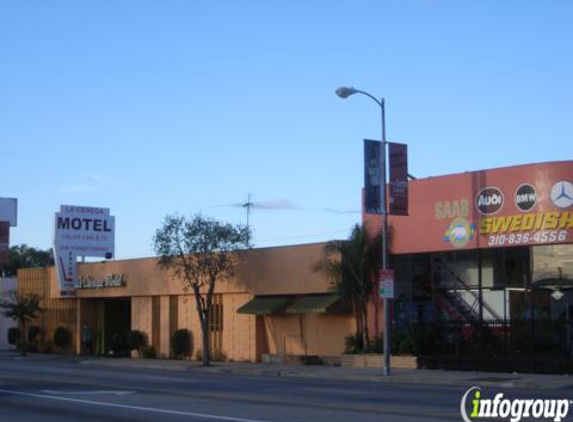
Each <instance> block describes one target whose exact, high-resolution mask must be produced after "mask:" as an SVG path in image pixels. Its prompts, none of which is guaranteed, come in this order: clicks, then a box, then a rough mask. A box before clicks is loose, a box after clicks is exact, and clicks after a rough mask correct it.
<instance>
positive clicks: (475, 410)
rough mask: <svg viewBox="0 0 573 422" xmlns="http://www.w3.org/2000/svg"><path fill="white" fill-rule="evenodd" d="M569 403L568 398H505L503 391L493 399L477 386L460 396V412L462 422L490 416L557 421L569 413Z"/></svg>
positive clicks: (505, 418) (502, 418)
mask: <svg viewBox="0 0 573 422" xmlns="http://www.w3.org/2000/svg"><path fill="white" fill-rule="evenodd" d="M472 393H473V394H472ZM468 400H470V402H468ZM570 404H571V401H570V400H568V399H551V400H548V399H506V398H504V397H503V393H497V394H496V395H495V396H494V398H493V399H485V398H483V397H482V393H481V390H480V388H479V387H472V388H470V389H469V390H467V391H466V392H465V393H464V395H463V397H462V400H461V403H460V413H461V415H462V419H463V420H464V422H475V421H478V420H480V419H491V418H496V419H500V420H509V421H511V422H519V421H521V420H522V419H523V418H526V419H527V420H531V418H534V419H543V420H553V421H554V422H559V421H561V420H563V418H565V417H566V416H567V414H568V413H569V406H570ZM468 409H469V411H470V413H469V415H468Z"/></svg>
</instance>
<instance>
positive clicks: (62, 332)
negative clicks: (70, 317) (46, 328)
mask: <svg viewBox="0 0 573 422" xmlns="http://www.w3.org/2000/svg"><path fill="white" fill-rule="evenodd" d="M69 345H70V333H69V332H68V330H67V329H66V328H65V327H62V326H60V327H58V328H56V331H54V346H56V347H57V348H58V349H60V350H66V349H67V348H68V347H69Z"/></svg>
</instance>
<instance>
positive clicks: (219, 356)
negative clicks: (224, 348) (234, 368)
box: [209, 350, 227, 362]
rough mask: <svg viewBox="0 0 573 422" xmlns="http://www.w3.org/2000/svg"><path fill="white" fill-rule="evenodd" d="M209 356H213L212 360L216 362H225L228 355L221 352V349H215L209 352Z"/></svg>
mask: <svg viewBox="0 0 573 422" xmlns="http://www.w3.org/2000/svg"><path fill="white" fill-rule="evenodd" d="M209 357H210V358H211V360H213V361H215V362H224V361H226V360H227V355H226V354H225V352H221V351H219V350H215V351H213V352H211V353H209Z"/></svg>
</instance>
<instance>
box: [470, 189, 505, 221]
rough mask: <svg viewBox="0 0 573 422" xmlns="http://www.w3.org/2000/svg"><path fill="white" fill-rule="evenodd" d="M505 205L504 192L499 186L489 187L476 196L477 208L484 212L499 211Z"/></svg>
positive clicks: (487, 213)
mask: <svg viewBox="0 0 573 422" xmlns="http://www.w3.org/2000/svg"><path fill="white" fill-rule="evenodd" d="M502 207H503V193H502V192H501V190H500V189H499V188H494V187H487V188H483V189H482V190H480V191H479V193H478V194H477V196H476V208H477V209H478V211H479V212H480V213H482V214H485V215H489V214H495V213H497V212H498V211H499V210H500V209H501V208H502Z"/></svg>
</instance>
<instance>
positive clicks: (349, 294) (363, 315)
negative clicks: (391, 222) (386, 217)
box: [313, 224, 380, 345]
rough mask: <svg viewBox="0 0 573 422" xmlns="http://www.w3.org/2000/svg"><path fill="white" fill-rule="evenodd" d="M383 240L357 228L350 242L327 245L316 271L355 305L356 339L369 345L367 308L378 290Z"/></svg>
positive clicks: (315, 268)
mask: <svg viewBox="0 0 573 422" xmlns="http://www.w3.org/2000/svg"><path fill="white" fill-rule="evenodd" d="M379 246H380V236H376V237H374V238H372V239H370V238H369V237H368V236H367V235H366V233H365V231H364V229H363V227H362V226H361V225H359V224H356V225H355V226H354V227H353V228H352V232H351V234H350V237H349V238H348V240H345V241H340V240H333V241H330V242H328V243H326V245H324V248H323V251H322V256H321V258H320V261H318V262H317V263H316V264H315V265H314V266H313V269H314V271H319V272H322V273H323V274H324V275H326V277H327V278H328V280H329V282H330V283H331V284H332V288H333V290H334V291H335V292H337V293H338V294H339V295H340V296H341V297H343V298H344V299H346V300H347V301H348V302H349V303H351V304H352V309H353V313H354V318H355V319H356V338H357V339H362V344H363V345H368V343H369V339H368V330H367V329H366V321H367V315H368V311H367V304H368V300H369V299H370V296H371V293H372V289H373V288H374V280H375V278H374V274H375V271H376V269H377V263H378V258H377V257H378V256H380V253H379Z"/></svg>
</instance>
